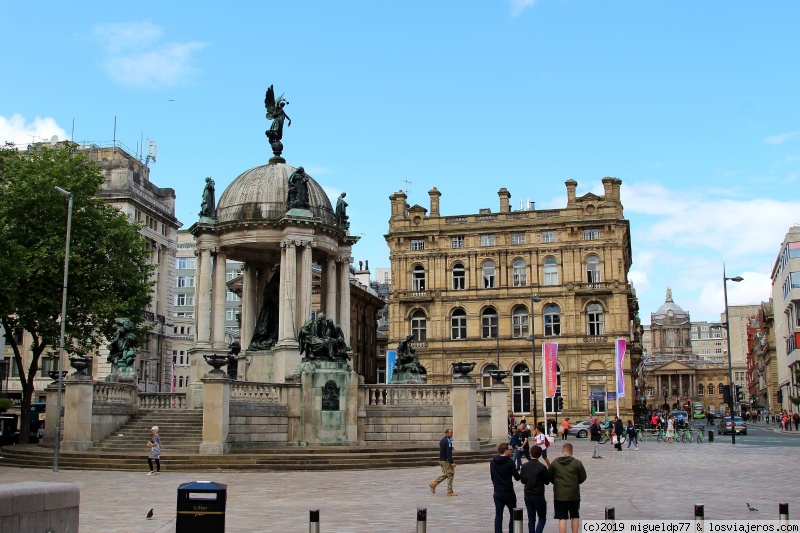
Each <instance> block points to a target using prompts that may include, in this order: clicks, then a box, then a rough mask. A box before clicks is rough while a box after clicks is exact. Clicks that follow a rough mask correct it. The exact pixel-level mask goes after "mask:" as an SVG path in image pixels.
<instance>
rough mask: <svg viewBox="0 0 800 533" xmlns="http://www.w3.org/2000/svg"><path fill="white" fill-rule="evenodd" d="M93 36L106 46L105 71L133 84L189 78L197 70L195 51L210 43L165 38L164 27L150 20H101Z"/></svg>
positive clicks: (160, 84)
mask: <svg viewBox="0 0 800 533" xmlns="http://www.w3.org/2000/svg"><path fill="white" fill-rule="evenodd" d="M92 37H93V38H94V39H95V40H96V41H97V42H98V43H100V45H101V46H102V47H103V52H104V56H103V59H102V60H101V65H102V67H103V70H104V71H105V72H106V74H107V75H108V76H109V77H110V78H111V79H113V80H114V81H116V82H117V83H119V84H120V85H126V86H131V87H147V88H155V87H164V86H166V87H170V86H174V85H179V84H181V83H184V82H186V81H188V80H190V79H191V78H192V77H193V76H194V75H195V74H196V73H197V69H196V68H195V67H194V66H193V58H194V53H195V52H197V51H198V50H202V49H203V48H205V47H206V46H207V44H206V43H203V42H200V41H191V42H164V41H163V38H164V31H163V29H162V28H160V27H158V26H155V25H153V24H151V23H149V22H127V23H116V24H101V25H98V26H95V27H94V28H93V29H92Z"/></svg>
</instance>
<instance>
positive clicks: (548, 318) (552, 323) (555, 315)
mask: <svg viewBox="0 0 800 533" xmlns="http://www.w3.org/2000/svg"><path fill="white" fill-rule="evenodd" d="M543 313H544V336H545V337H558V336H559V335H561V309H560V308H559V307H558V306H557V305H556V304H548V305H545V306H544V310H543Z"/></svg>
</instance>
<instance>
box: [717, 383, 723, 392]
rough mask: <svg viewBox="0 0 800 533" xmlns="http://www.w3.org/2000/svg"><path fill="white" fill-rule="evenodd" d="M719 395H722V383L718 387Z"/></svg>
mask: <svg viewBox="0 0 800 533" xmlns="http://www.w3.org/2000/svg"><path fill="white" fill-rule="evenodd" d="M717 394H722V383H720V384H719V386H717Z"/></svg>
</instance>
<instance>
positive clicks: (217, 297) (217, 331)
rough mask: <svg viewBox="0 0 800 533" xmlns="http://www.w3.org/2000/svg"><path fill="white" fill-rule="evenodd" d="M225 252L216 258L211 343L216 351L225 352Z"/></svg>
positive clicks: (226, 288)
mask: <svg viewBox="0 0 800 533" xmlns="http://www.w3.org/2000/svg"><path fill="white" fill-rule="evenodd" d="M225 259H226V258H225V252H221V251H220V252H217V255H216V256H215V257H214V285H213V288H212V294H213V295H214V296H213V298H214V303H213V305H212V306H211V309H212V320H213V322H212V324H211V332H212V338H211V342H212V344H213V346H214V349H215V350H225V349H226V348H227V346H226V345H225V297H226V295H227V293H228V287H227V285H226V283H225V281H226V278H227V276H226V264H225V263H226V262H225Z"/></svg>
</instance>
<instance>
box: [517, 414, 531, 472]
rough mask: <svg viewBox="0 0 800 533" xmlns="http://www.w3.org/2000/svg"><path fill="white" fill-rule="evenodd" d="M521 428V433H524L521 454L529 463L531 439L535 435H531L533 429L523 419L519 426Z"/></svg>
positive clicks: (521, 438) (521, 437)
mask: <svg viewBox="0 0 800 533" xmlns="http://www.w3.org/2000/svg"><path fill="white" fill-rule="evenodd" d="M519 428H520V431H522V435H520V440H521V441H522V450H521V453H522V455H524V456H525V458H526V459H527V460H528V461H530V460H531V452H530V449H531V442H532V441H531V438H532V436H533V434H532V433H531V427H530V426H529V425H528V423H527V422H525V420H524V419H523V420H522V421H521V422H520V424H519ZM520 462H522V459H520Z"/></svg>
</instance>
